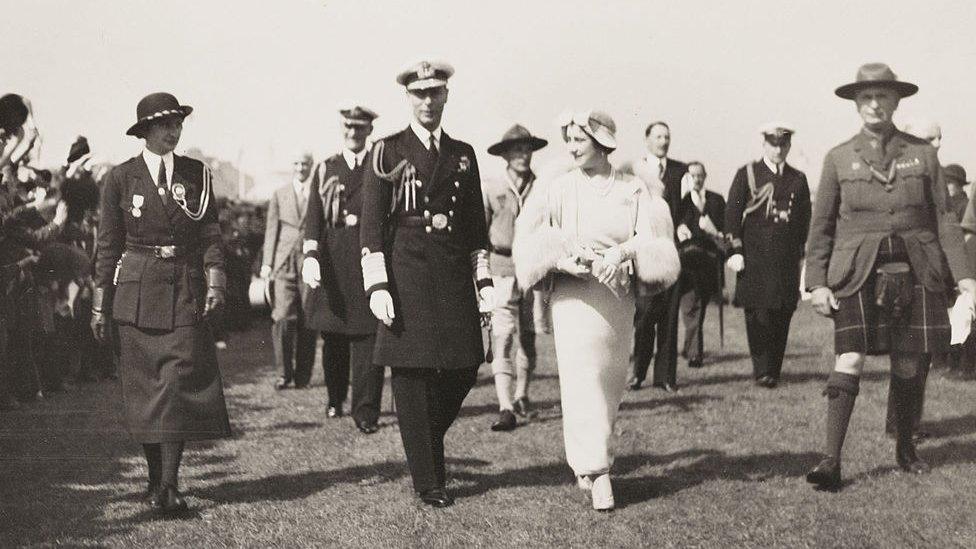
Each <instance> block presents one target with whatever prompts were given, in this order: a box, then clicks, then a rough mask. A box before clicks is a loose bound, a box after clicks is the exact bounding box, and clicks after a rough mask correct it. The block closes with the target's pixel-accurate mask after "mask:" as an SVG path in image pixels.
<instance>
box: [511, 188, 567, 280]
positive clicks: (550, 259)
mask: <svg viewBox="0 0 976 549" xmlns="http://www.w3.org/2000/svg"><path fill="white" fill-rule="evenodd" d="M571 251H572V245H571V243H570V241H569V239H568V238H566V236H565V235H564V234H563V233H562V231H560V230H559V229H558V228H556V227H553V226H551V224H550V212H549V182H547V181H539V182H538V183H537V184H536V187H535V188H534V189H532V192H531V193H529V198H528V200H526V202H525V205H524V206H523V208H522V212H521V213H520V214H519V216H518V218H517V219H516V221H515V239H514V241H513V242H512V260H513V261H514V262H515V279H516V280H517V281H518V284H519V287H521V288H523V289H527V288H531V287H533V286H535V285H536V284H538V283H539V282H540V281H541V280H542V279H543V278H545V276H546V275H547V274H548V273H549V271H551V270H553V269H554V268H555V267H556V262H557V261H559V260H560V259H562V258H564V257H567V256H569V255H570V253H571Z"/></svg>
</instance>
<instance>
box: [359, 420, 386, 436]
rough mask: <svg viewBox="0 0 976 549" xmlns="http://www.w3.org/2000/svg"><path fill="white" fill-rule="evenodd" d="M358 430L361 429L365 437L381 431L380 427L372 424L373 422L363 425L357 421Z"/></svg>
mask: <svg viewBox="0 0 976 549" xmlns="http://www.w3.org/2000/svg"><path fill="white" fill-rule="evenodd" d="M356 428H357V429H359V432H360V433H362V434H364V435H371V434H373V433H375V432H376V431H379V430H380V428H379V426H378V425H376V424H375V423H371V422H363V423H360V422H358V421H357V422H356Z"/></svg>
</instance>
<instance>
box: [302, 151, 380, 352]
mask: <svg viewBox="0 0 976 549" xmlns="http://www.w3.org/2000/svg"><path fill="white" fill-rule="evenodd" d="M369 160H370V158H369V155H366V157H365V159H364V160H363V162H362V164H360V165H359V166H358V167H356V168H355V169H352V170H350V169H349V165H348V164H346V159H345V158H344V157H343V156H342V154H336V155H334V156H331V157H329V158H328V159H326V160H325V161H324V162H322V164H320V165H319V166H318V167H317V168H316V170H315V173H314V175H313V178H312V187H311V190H310V191H309V194H308V210H307V212H306V214H305V220H306V221H305V240H306V241H308V240H314V241H316V242H317V243H318V253H317V258H318V260H319V268H320V269H321V280H322V284H321V286H319V287H318V288H316V289H312V290H308V291H307V293H306V300H305V307H304V310H305V322H306V325H307V326H308V327H309V328H313V329H315V330H319V331H322V332H328V333H335V334H345V335H372V334H373V333H374V332H376V325H377V323H378V321H377V320H376V317H374V316H373V313H372V312H370V310H369V301H368V300H367V298H366V290H365V288H363V271H362V267H361V266H360V259H361V257H362V256H361V254H360V249H361V247H360V245H359V221H360V219H361V218H362V208H363V192H362V190H363V189H362V187H363V185H362V182H363V174H364V173H365V172H366V170H367V169H368V166H369Z"/></svg>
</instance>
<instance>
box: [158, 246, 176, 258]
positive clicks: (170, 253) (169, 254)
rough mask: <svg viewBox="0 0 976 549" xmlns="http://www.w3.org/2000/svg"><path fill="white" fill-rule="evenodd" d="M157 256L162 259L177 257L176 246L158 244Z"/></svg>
mask: <svg viewBox="0 0 976 549" xmlns="http://www.w3.org/2000/svg"><path fill="white" fill-rule="evenodd" d="M156 257H158V258H160V259H171V258H174V257H176V246H157V247H156Z"/></svg>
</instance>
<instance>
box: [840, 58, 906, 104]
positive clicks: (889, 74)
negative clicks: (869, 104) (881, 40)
mask: <svg viewBox="0 0 976 549" xmlns="http://www.w3.org/2000/svg"><path fill="white" fill-rule="evenodd" d="M878 86H880V87H882V88H888V89H892V90H894V91H896V92H897V93H898V95H900V96H901V97H908V96H909V95H915V92H917V91H918V86H916V85H915V84H912V83H910V82H902V81H901V80H898V77H897V76H896V75H895V73H894V71H892V70H891V67H889V66H888V65H885V64H884V63H865V64H863V65H861V67H860V68H859V69H857V76H856V77H855V79H854V82H851V83H850V84H844V85H843V86H841V87H839V88H837V89H836V90H834V93H835V94H837V97H842V98H844V99H854V98H855V97H856V96H857V93H858V92H859V91H861V90H863V89H864V88H870V87H878Z"/></svg>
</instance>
